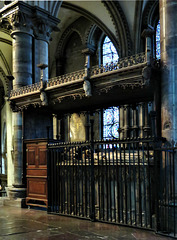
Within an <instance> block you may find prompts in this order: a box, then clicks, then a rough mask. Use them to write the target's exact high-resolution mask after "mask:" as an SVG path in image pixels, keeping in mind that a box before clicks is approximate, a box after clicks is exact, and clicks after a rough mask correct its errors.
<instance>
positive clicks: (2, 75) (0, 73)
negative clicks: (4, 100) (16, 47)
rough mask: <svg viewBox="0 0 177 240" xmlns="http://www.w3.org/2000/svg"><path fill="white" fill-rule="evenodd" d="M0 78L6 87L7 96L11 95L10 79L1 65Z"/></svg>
mask: <svg viewBox="0 0 177 240" xmlns="http://www.w3.org/2000/svg"><path fill="white" fill-rule="evenodd" d="M0 80H1V82H2V84H3V87H4V93H5V96H8V95H9V80H8V79H7V77H6V75H5V73H4V71H3V69H2V68H1V67H0Z"/></svg>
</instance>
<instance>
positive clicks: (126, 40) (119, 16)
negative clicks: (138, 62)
mask: <svg viewBox="0 0 177 240" xmlns="http://www.w3.org/2000/svg"><path fill="white" fill-rule="evenodd" d="M103 3H104V5H105V6H106V8H107V10H108V11H109V13H110V17H111V18H112V21H113V23H114V25H115V27H116V34H117V39H118V40H117V41H118V48H117V46H116V45H115V44H114V41H113V40H112V39H111V38H110V39H111V41H112V42H113V44H114V45H115V47H116V48H117V49H118V50H119V54H120V56H121V57H124V56H128V55H132V40H131V35H130V31H129V26H128V22H127V19H126V17H125V14H124V12H123V10H122V8H121V6H120V4H119V3H118V1H103ZM108 36H109V35H108Z"/></svg>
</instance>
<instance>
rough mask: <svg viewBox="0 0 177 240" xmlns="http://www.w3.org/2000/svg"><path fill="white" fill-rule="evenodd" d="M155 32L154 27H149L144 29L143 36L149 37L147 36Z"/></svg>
mask: <svg viewBox="0 0 177 240" xmlns="http://www.w3.org/2000/svg"><path fill="white" fill-rule="evenodd" d="M154 34H155V31H154V29H152V28H147V29H144V30H143V32H142V34H141V36H142V37H144V38H147V37H152V36H153V35H154Z"/></svg>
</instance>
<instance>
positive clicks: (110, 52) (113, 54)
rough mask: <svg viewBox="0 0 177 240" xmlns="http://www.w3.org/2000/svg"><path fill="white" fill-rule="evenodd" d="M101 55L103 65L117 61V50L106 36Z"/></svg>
mask: <svg viewBox="0 0 177 240" xmlns="http://www.w3.org/2000/svg"><path fill="white" fill-rule="evenodd" d="M102 54H103V65H106V64H107V63H108V64H109V63H111V62H116V61H118V59H119V56H118V53H117V50H116V48H115V47H114V45H113V43H112V42H111V40H110V38H109V37H108V36H106V37H105V39H104V42H103V48H102Z"/></svg>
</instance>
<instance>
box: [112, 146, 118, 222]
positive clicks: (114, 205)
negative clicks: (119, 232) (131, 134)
mask: <svg viewBox="0 0 177 240" xmlns="http://www.w3.org/2000/svg"><path fill="white" fill-rule="evenodd" d="M114 146H115V149H114ZM116 149H117V143H116V144H115V145H114V144H113V151H112V169H113V170H112V171H113V186H112V187H113V210H114V216H113V220H114V222H116V201H115V191H116V188H115V171H116V166H115V161H114V150H116Z"/></svg>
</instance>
